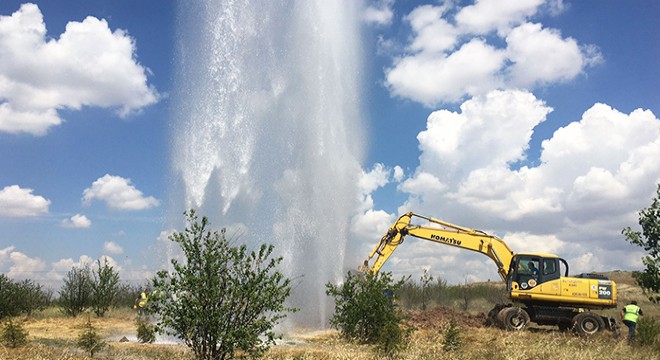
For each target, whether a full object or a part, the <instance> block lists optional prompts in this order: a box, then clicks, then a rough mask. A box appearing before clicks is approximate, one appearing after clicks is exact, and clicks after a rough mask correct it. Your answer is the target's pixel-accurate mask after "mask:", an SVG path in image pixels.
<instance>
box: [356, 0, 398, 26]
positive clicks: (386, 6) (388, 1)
mask: <svg viewBox="0 0 660 360" xmlns="http://www.w3.org/2000/svg"><path fill="white" fill-rule="evenodd" d="M393 4H394V0H380V1H378V2H377V3H376V4H375V5H372V6H368V7H367V8H366V9H365V10H364V13H363V15H362V17H363V19H364V21H365V22H367V23H369V24H376V25H381V26H385V25H389V24H391V23H392V18H393V17H394V12H393V11H392V5H393Z"/></svg>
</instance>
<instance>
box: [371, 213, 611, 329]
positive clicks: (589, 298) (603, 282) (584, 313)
mask: <svg viewBox="0 0 660 360" xmlns="http://www.w3.org/2000/svg"><path fill="white" fill-rule="evenodd" d="M413 219H417V220H421V221H423V225H415V224H413V223H412V221H413ZM408 235H410V236H414V237H417V238H420V239H424V240H429V241H433V242H435V243H439V244H444V245H450V246H454V247H458V248H461V249H466V250H472V251H476V252H478V253H481V254H484V255H486V256H487V257H489V258H490V259H491V260H492V261H493V262H495V266H497V272H498V273H499V275H500V277H501V278H502V280H503V281H504V282H505V283H506V289H507V292H508V295H509V298H510V299H511V301H512V302H514V303H517V304H519V306H514V305H513V304H497V305H495V307H494V308H493V309H492V310H491V311H490V312H489V313H488V320H487V322H488V323H489V324H491V325H498V326H500V327H503V328H505V329H507V330H522V329H524V328H525V327H527V325H528V324H529V323H530V322H534V323H536V324H539V325H556V326H558V327H559V328H560V329H561V330H568V329H574V331H575V332H577V333H578V334H580V335H592V334H595V333H596V332H598V331H601V330H603V329H608V330H611V331H615V332H616V333H618V332H619V328H618V325H617V323H616V320H615V319H614V318H611V317H605V316H601V315H599V314H597V313H595V312H592V311H590V310H593V309H608V308H616V306H617V304H616V295H617V294H616V284H615V282H614V281H611V280H608V278H607V277H606V276H604V275H600V274H594V273H588V274H580V275H576V276H568V263H567V262H566V260H564V259H562V258H560V257H558V256H557V255H551V254H539V253H518V254H516V253H514V252H513V251H512V250H511V249H510V248H509V246H508V245H507V244H506V243H505V242H504V241H502V240H501V239H499V238H497V237H496V236H493V235H489V234H486V233H485V232H483V231H479V230H474V229H469V228H464V227H461V226H458V225H454V224H451V223H448V222H445V221H442V220H438V219H434V218H431V217H426V216H422V215H418V214H415V213H413V212H409V213H406V214H404V215H402V216H401V217H399V219H398V220H397V221H396V222H395V223H394V224H393V225H392V226H391V227H390V228H389V230H388V231H387V233H386V234H385V235H384V236H383V237H382V238H381V240H380V242H379V243H378V245H377V246H376V248H375V249H374V250H373V251H372V252H371V254H370V255H369V257H368V258H367V260H365V261H364V265H363V268H364V270H366V271H370V272H372V273H377V272H378V271H379V270H380V268H381V267H382V266H383V264H384V263H385V262H386V261H387V259H388V258H389V257H390V256H391V255H392V252H394V250H395V249H396V248H397V247H398V246H399V245H400V244H401V243H402V242H403V240H404V238H405V237H406V236H408ZM374 257H376V259H375V262H374V263H373V266H371V267H370V266H369V261H370V260H371V259H372V258H374Z"/></svg>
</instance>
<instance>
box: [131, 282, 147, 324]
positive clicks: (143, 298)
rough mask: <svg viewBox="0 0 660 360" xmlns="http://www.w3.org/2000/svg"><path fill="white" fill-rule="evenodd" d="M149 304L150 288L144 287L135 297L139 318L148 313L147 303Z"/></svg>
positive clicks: (135, 306)
mask: <svg viewBox="0 0 660 360" xmlns="http://www.w3.org/2000/svg"><path fill="white" fill-rule="evenodd" d="M148 304H149V290H147V289H144V290H142V292H141V293H140V296H138V297H137V298H136V299H135V305H133V308H134V309H137V312H138V319H141V318H142V317H143V316H146V315H147V305H148Z"/></svg>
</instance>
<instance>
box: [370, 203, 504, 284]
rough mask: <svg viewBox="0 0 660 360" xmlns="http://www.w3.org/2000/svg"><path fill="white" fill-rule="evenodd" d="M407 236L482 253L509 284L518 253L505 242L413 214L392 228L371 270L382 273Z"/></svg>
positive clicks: (382, 242) (382, 239)
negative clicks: (416, 221) (418, 221)
mask: <svg viewBox="0 0 660 360" xmlns="http://www.w3.org/2000/svg"><path fill="white" fill-rule="evenodd" d="M413 218H419V219H422V220H425V221H426V222H428V224H429V225H428V226H426V225H425V226H421V225H413V224H411V221H412V219H413ZM407 235H410V236H414V237H417V238H420V239H424V240H429V241H433V242H437V243H441V244H445V245H451V246H455V247H459V248H462V249H466V250H472V251H476V252H479V253H482V254H484V255H486V256H488V257H489V258H490V259H491V260H493V261H494V262H495V265H496V266H497V271H498V273H499V274H500V277H501V278H502V280H503V281H506V277H507V274H508V273H509V266H510V264H511V259H512V258H513V255H514V254H513V251H511V249H510V248H509V247H508V246H507V245H506V243H504V241H502V240H500V239H499V238H497V237H496V236H493V235H489V234H486V233H485V232H483V231H479V230H474V229H469V228H464V227H461V226H458V225H454V224H451V223H448V222H445V221H442V220H438V219H434V218H431V217H426V216H422V215H419V214H415V213H413V212H409V213H406V214H404V215H402V216H401V217H399V219H398V220H397V221H396V222H395V223H394V224H393V225H392V226H391V227H390V228H389V229H388V231H387V233H386V234H385V235H384V236H383V237H382V238H381V239H380V242H379V243H378V245H377V246H376V248H375V249H374V250H373V251H372V252H371V254H370V255H369V258H367V260H366V261H365V266H367V268H368V264H369V261H370V260H371V259H372V258H373V257H376V261H375V262H374V264H373V266H372V267H371V268H368V269H369V270H370V271H371V272H374V273H376V272H378V271H379V270H380V268H381V267H382V266H383V264H385V262H386V261H387V259H388V258H389V257H390V256H391V255H392V253H393V252H394V250H395V249H396V248H397V247H398V246H399V244H401V243H402V242H403V239H404V237H405V236H407Z"/></svg>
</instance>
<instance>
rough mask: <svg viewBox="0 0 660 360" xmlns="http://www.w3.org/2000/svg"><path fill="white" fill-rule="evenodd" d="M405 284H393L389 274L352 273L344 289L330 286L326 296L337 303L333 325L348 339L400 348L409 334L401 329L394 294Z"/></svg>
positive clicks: (332, 320) (342, 285) (327, 287)
mask: <svg viewBox="0 0 660 360" xmlns="http://www.w3.org/2000/svg"><path fill="white" fill-rule="evenodd" d="M404 283H405V280H403V279H402V280H401V281H399V282H397V283H394V282H393V281H392V275H391V274H390V273H379V274H375V275H374V274H371V273H366V274H353V273H351V272H348V273H347V274H346V279H345V280H344V283H343V284H341V285H335V284H332V283H327V284H326V285H325V286H326V294H328V295H329V296H332V297H333V298H334V301H335V314H334V315H333V316H332V318H331V319H330V324H331V325H332V326H334V327H335V328H336V329H337V330H339V332H340V333H341V335H342V336H343V337H344V338H346V339H349V340H353V341H359V342H362V343H370V344H380V345H382V346H385V347H386V348H390V349H391V348H397V347H399V346H398V345H399V344H400V343H402V342H405V340H406V339H407V336H406V335H407V334H408V331H407V330H406V329H403V328H402V325H403V316H402V314H401V313H400V312H399V311H398V306H397V305H396V302H395V301H394V299H393V298H392V294H393V293H394V291H396V290H397V289H398V288H400V287H401V286H403V285H404ZM384 332H386V334H384ZM383 335H388V336H383ZM391 339H398V343H391V342H389V340H391ZM379 341H380V342H379ZM383 341H385V342H389V343H383Z"/></svg>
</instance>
